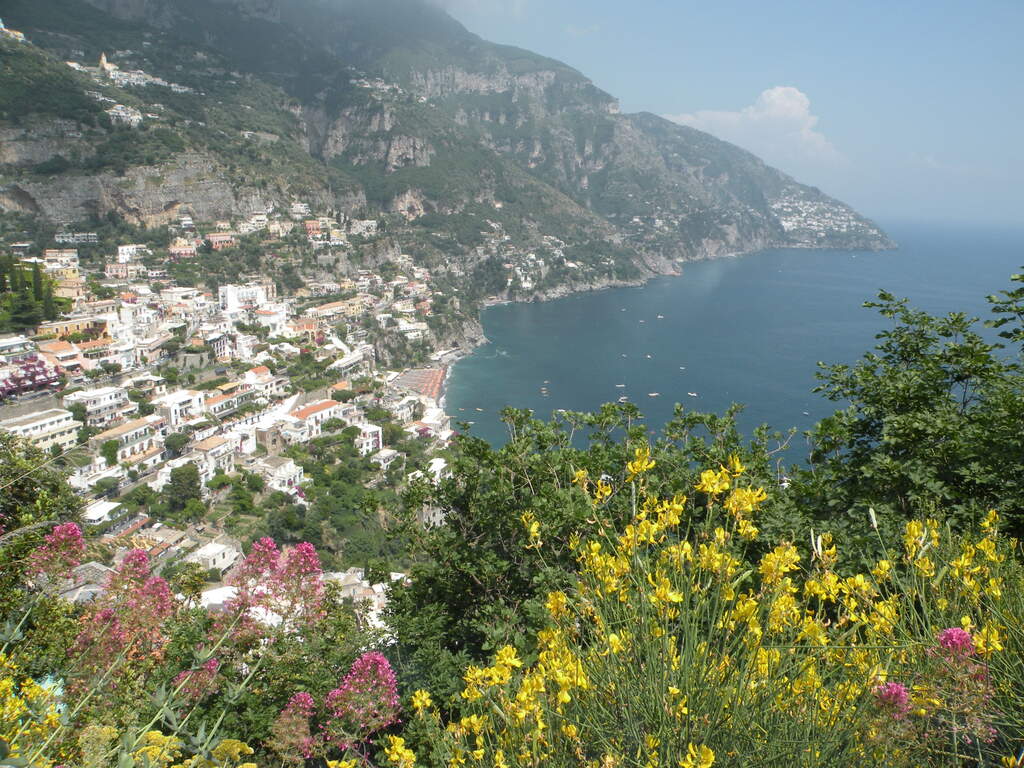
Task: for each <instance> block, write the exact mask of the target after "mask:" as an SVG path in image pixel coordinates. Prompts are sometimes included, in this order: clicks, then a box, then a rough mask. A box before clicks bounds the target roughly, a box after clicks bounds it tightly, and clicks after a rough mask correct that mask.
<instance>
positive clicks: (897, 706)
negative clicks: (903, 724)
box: [873, 683, 910, 720]
mask: <svg viewBox="0 0 1024 768" xmlns="http://www.w3.org/2000/svg"><path fill="white" fill-rule="evenodd" d="M873 693H874V694H875V698H876V699H877V700H878V703H879V704H881V705H882V706H884V707H886V708H887V709H889V710H891V711H892V716H893V719H895V720H899V719H901V718H902V717H903V716H905V715H906V714H907V712H909V711H910V691H908V690H907V686H905V685H904V684H903V683H882V684H881V685H878V686H875V689H874V691H873Z"/></svg>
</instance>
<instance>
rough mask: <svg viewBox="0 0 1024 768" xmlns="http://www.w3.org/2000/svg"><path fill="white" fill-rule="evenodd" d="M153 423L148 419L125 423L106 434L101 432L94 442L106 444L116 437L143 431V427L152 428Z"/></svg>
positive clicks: (94, 438)
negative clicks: (137, 430) (139, 430)
mask: <svg viewBox="0 0 1024 768" xmlns="http://www.w3.org/2000/svg"><path fill="white" fill-rule="evenodd" d="M151 423H152V422H151V421H150V420H149V418H147V417H143V418H141V419H133V420H132V421H128V422H125V423H124V424H121V425H120V426H117V427H114V428H112V429H108V430H107V431H106V432H100V433H99V434H98V435H96V436H95V437H93V440H95V441H97V442H106V441H107V440H113V439H114V438H115V437H120V436H121V435H125V434H127V433H129V432H134V431H135V430H136V429H142V428H143V427H148V426H150V424H151Z"/></svg>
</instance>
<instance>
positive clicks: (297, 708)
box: [270, 692, 320, 765]
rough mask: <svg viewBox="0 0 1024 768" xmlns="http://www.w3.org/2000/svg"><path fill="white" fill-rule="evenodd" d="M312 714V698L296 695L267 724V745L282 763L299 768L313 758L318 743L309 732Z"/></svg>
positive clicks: (314, 704)
mask: <svg viewBox="0 0 1024 768" xmlns="http://www.w3.org/2000/svg"><path fill="white" fill-rule="evenodd" d="M315 713H316V701H315V700H314V699H313V697H312V696H311V695H310V694H308V693H305V692H302V693H296V694H295V695H293V696H292V697H291V699H289V700H288V704H287V705H286V706H285V708H284V709H282V710H281V713H280V714H279V715H278V716H277V719H276V720H275V721H274V723H273V725H271V727H270V732H271V734H272V735H273V739H272V741H271V746H272V748H273V749H274V751H275V752H277V754H278V755H280V756H281V759H282V760H283V761H284V762H286V763H291V764H292V765H302V764H303V763H305V761H306V760H309V759H310V758H312V757H314V756H316V753H317V752H318V750H319V747H320V743H319V739H317V738H316V737H315V736H313V734H312V732H311V731H310V720H311V719H312V717H313V715H314V714H315Z"/></svg>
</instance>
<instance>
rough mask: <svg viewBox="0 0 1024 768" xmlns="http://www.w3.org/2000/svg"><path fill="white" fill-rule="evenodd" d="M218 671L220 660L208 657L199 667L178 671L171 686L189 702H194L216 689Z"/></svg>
mask: <svg viewBox="0 0 1024 768" xmlns="http://www.w3.org/2000/svg"><path fill="white" fill-rule="evenodd" d="M219 671H220V662H219V661H218V660H217V659H209V660H208V661H207V662H206V663H205V664H203V665H202V666H200V667H199V669H186V670H185V671H184V672H181V673H179V674H178V676H177V677H175V678H174V682H173V683H172V686H173V688H174V690H177V691H178V693H179V695H180V696H182V697H183V698H185V699H186V700H188V701H189V702H196V701H199V700H200V699H201V698H203V697H204V696H206V695H208V694H210V693H213V692H214V691H215V690H216V688H217V685H216V682H217V673H218V672H219ZM179 686H180V690H179Z"/></svg>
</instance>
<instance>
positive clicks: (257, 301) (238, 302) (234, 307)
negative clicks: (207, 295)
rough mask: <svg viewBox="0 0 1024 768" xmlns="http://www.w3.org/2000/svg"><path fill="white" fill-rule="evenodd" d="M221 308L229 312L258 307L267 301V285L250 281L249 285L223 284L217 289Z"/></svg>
mask: <svg viewBox="0 0 1024 768" xmlns="http://www.w3.org/2000/svg"><path fill="white" fill-rule="evenodd" d="M217 299H218V301H219V302H220V308H221V309H222V310H223V311H224V312H227V313H229V314H231V313H235V312H240V311H242V310H248V309H257V308H259V307H262V306H263V305H264V304H266V303H267V301H268V300H269V297H268V296H267V289H266V286H263V285H257V284H253V283H249V284H248V285H222V286H221V287H220V288H219V289H218V290H217Z"/></svg>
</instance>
